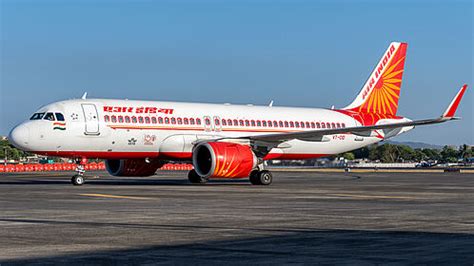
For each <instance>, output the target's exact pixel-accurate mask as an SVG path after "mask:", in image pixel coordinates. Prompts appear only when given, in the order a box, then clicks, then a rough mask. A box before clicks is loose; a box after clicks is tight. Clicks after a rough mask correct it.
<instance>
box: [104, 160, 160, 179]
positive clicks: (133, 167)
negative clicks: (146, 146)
mask: <svg viewBox="0 0 474 266" xmlns="http://www.w3.org/2000/svg"><path fill="white" fill-rule="evenodd" d="M163 164H164V163H163V162H162V161H159V160H150V161H148V160H146V159H119V160H106V161H105V167H106V169H107V171H108V172H109V174H111V175H113V176H152V175H154V174H155V172H156V170H158V168H160V167H162V166H163Z"/></svg>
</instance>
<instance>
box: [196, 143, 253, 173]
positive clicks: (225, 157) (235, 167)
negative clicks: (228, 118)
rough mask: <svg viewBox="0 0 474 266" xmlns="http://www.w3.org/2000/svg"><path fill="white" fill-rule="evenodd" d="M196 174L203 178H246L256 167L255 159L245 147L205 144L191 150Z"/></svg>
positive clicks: (234, 144)
mask: <svg viewBox="0 0 474 266" xmlns="http://www.w3.org/2000/svg"><path fill="white" fill-rule="evenodd" d="M193 165H194V169H195V170H196V173H197V174H198V175H199V176H201V177H204V178H208V177H221V178H242V177H248V176H249V175H250V172H251V171H252V170H253V169H255V167H256V166H257V157H256V156H255V154H254V153H253V151H252V149H251V148H250V147H249V146H247V145H241V144H236V143H230V142H206V143H200V144H198V145H196V146H195V147H194V149H193Z"/></svg>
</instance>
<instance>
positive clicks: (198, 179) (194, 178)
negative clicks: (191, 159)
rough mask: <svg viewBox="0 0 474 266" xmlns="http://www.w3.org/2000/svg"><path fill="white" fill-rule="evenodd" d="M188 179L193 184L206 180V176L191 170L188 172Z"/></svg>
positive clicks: (202, 182)
mask: <svg viewBox="0 0 474 266" xmlns="http://www.w3.org/2000/svg"><path fill="white" fill-rule="evenodd" d="M188 180H189V182H191V183H193V184H204V183H206V182H207V178H204V177H201V176H200V175H198V174H197V173H196V170H194V169H193V170H191V171H189V173H188Z"/></svg>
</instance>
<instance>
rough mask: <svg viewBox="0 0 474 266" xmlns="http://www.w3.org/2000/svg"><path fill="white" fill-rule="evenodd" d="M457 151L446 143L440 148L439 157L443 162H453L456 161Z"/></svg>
mask: <svg viewBox="0 0 474 266" xmlns="http://www.w3.org/2000/svg"><path fill="white" fill-rule="evenodd" d="M457 156H458V152H457V151H456V150H455V149H454V148H453V147H450V146H448V145H446V146H444V147H443V149H442V150H441V158H442V161H443V162H446V163H455V162H457Z"/></svg>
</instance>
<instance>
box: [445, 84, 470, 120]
mask: <svg viewBox="0 0 474 266" xmlns="http://www.w3.org/2000/svg"><path fill="white" fill-rule="evenodd" d="M466 89H467V84H464V85H463V86H462V87H461V89H460V90H459V92H458V94H456V97H454V99H453V100H452V101H451V103H450V104H449V106H448V108H447V109H446V111H444V113H443V115H442V116H441V117H443V118H454V114H455V113H456V110H457V109H458V106H459V103H460V102H461V99H462V96H463V95H464V92H466Z"/></svg>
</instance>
